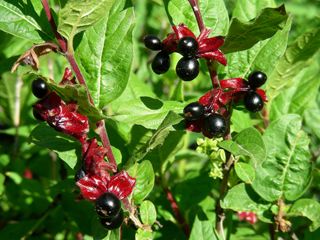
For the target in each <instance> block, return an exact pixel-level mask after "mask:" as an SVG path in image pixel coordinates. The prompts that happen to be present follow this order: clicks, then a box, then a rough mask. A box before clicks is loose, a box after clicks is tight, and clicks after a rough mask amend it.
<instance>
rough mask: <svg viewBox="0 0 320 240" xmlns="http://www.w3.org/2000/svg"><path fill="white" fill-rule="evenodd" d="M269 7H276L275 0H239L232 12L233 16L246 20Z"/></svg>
mask: <svg viewBox="0 0 320 240" xmlns="http://www.w3.org/2000/svg"><path fill="white" fill-rule="evenodd" d="M267 7H276V4H275V2H274V0H238V1H236V3H235V7H234V9H233V12H232V17H234V18H237V19H238V20H240V21H242V22H245V21H250V20H251V19H253V18H255V17H256V16H258V14H259V13H260V11H261V10H262V9H264V8H267Z"/></svg>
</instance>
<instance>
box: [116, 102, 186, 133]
mask: <svg viewBox="0 0 320 240" xmlns="http://www.w3.org/2000/svg"><path fill="white" fill-rule="evenodd" d="M184 107H185V104H184V103H181V102H176V101H160V100H159V99H156V98H151V97H140V98H137V99H135V100H130V101H129V100H128V101H125V102H122V105H120V106H119V108H117V109H115V108H112V110H113V116H112V117H111V118H112V119H113V120H115V121H118V122H121V123H126V124H128V125H130V126H133V125H135V124H137V125H141V126H144V127H145V128H148V129H157V128H158V127H159V125H160V124H161V122H162V121H164V119H165V118H166V116H167V115H168V114H169V112H171V111H172V112H177V113H180V112H182V111H183V108H184ZM180 120H182V118H180Z"/></svg>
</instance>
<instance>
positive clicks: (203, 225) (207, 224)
mask: <svg viewBox="0 0 320 240" xmlns="http://www.w3.org/2000/svg"><path fill="white" fill-rule="evenodd" d="M189 239H190V240H199V239H201V240H215V239H217V240H218V239H219V238H218V237H217V236H216V234H215V233H214V231H213V223H212V222H211V221H200V220H199V218H198V216H196V218H195V220H194V223H193V226H192V230H191V234H190V238H189Z"/></svg>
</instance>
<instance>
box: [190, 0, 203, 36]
mask: <svg viewBox="0 0 320 240" xmlns="http://www.w3.org/2000/svg"><path fill="white" fill-rule="evenodd" d="M188 1H189V3H190V5H191V7H192V10H193V13H194V16H195V17H196V20H197V23H198V26H199V30H200V32H202V31H203V30H205V29H206V27H205V25H204V22H203V19H202V15H201V12H200V7H199V1H198V0H188Z"/></svg>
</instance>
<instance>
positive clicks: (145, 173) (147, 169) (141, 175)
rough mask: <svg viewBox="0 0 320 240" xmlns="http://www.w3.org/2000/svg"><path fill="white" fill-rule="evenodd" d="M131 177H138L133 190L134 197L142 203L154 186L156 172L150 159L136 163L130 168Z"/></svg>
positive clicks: (137, 201) (136, 201)
mask: <svg viewBox="0 0 320 240" xmlns="http://www.w3.org/2000/svg"><path fill="white" fill-rule="evenodd" d="M128 173H129V175H130V176H131V177H133V178H135V179H136V185H135V187H134V190H133V199H134V201H135V203H140V202H142V201H143V199H145V198H146V197H147V196H148V194H149V193H150V192H151V191H152V189H153V186H154V172H153V167H152V164H151V162H150V161H148V160H145V161H143V162H141V163H135V164H134V165H133V166H131V167H130V168H129V169H128Z"/></svg>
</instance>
